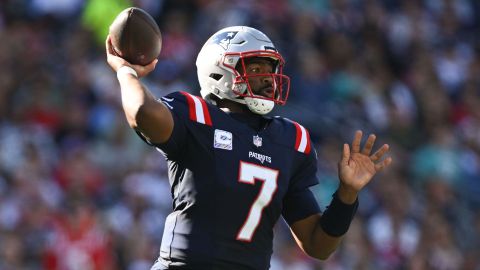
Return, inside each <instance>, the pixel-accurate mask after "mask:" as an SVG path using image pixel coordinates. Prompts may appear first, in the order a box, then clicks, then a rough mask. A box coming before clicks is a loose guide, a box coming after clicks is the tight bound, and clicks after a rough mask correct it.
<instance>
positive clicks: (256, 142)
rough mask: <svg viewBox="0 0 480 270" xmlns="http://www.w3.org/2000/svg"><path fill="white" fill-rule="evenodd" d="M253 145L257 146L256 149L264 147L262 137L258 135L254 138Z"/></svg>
mask: <svg viewBox="0 0 480 270" xmlns="http://www.w3.org/2000/svg"><path fill="white" fill-rule="evenodd" d="M253 145H255V146H256V147H260V146H262V137H260V136H258V135H255V136H253Z"/></svg>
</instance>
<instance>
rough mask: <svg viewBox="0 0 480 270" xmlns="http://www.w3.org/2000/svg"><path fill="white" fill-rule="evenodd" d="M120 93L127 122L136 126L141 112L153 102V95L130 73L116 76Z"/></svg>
mask: <svg viewBox="0 0 480 270" xmlns="http://www.w3.org/2000/svg"><path fill="white" fill-rule="evenodd" d="M118 81H119V82H120V89H121V94H122V106H123V110H124V112H125V116H126V118H127V121H128V123H129V124H130V126H131V127H132V128H137V127H138V124H139V123H138V122H139V120H140V119H141V118H142V114H145V111H148V106H152V105H151V104H152V103H153V102H155V100H154V98H153V96H152V95H151V94H150V93H149V92H148V90H147V89H146V88H145V87H144V86H143V84H142V83H141V82H140V80H138V79H137V78H135V77H134V76H133V75H131V74H122V75H121V76H118Z"/></svg>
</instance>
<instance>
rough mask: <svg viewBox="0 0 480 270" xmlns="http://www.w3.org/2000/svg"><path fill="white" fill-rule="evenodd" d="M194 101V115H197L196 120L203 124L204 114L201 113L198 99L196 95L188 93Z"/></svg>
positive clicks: (200, 104)
mask: <svg viewBox="0 0 480 270" xmlns="http://www.w3.org/2000/svg"><path fill="white" fill-rule="evenodd" d="M190 96H191V97H192V98H193V102H194V103H195V115H196V116H197V122H199V123H202V124H205V116H204V114H203V106H202V102H201V101H200V99H199V98H198V97H196V96H193V95H190Z"/></svg>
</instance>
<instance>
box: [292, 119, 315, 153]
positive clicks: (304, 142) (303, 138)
mask: <svg viewBox="0 0 480 270" xmlns="http://www.w3.org/2000/svg"><path fill="white" fill-rule="evenodd" d="M293 123H294V124H295V128H296V129H297V136H296V139H295V149H296V150H297V151H298V152H301V153H304V154H308V153H310V145H311V143H310V134H308V131H307V130H306V129H305V128H304V127H303V126H302V125H300V124H299V123H296V122H293Z"/></svg>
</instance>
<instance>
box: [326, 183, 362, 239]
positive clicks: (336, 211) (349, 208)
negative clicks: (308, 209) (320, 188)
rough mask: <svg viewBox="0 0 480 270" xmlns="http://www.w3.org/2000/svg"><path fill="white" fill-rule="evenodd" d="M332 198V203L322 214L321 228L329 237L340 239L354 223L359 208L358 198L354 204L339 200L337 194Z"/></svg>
mask: <svg viewBox="0 0 480 270" xmlns="http://www.w3.org/2000/svg"><path fill="white" fill-rule="evenodd" d="M332 197H333V199H332V202H331V203H330V205H329V206H328V207H327V209H326V210H325V212H323V214H322V217H321V219H320V226H321V227H322V229H323V231H324V232H325V233H327V234H328V235H330V236H334V237H340V236H342V235H344V234H345V233H346V232H347V231H348V228H349V227H350V223H352V220H353V217H354V216H355V213H356V212H357V208H358V198H357V199H356V200H355V202H354V203H353V204H345V203H343V202H342V201H341V200H340V199H339V198H338V195H337V192H335V193H334V194H333V196H332Z"/></svg>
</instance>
